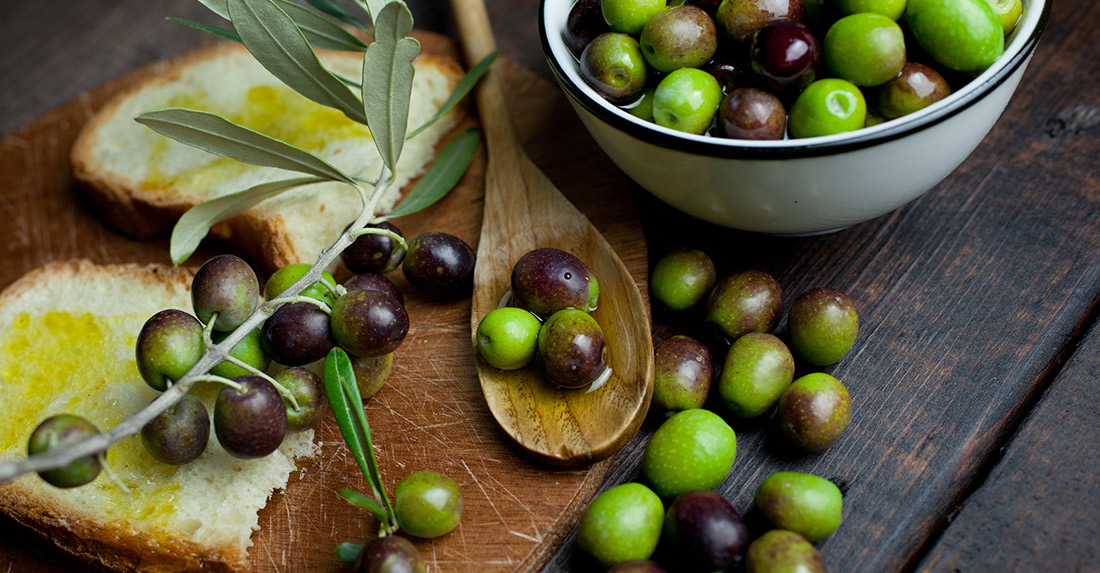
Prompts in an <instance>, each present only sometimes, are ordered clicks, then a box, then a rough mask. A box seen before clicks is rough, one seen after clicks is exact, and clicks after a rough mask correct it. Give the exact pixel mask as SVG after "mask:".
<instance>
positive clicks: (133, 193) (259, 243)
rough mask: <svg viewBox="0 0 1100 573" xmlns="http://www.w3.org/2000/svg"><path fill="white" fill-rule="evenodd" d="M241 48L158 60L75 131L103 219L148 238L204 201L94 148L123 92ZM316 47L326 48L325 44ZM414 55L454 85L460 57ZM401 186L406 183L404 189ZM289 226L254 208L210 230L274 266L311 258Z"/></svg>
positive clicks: (224, 46)
mask: <svg viewBox="0 0 1100 573" xmlns="http://www.w3.org/2000/svg"><path fill="white" fill-rule="evenodd" d="M244 50H245V48H244V47H243V46H240V45H239V44H234V43H219V44H217V45H214V46H211V47H207V48H203V49H198V50H195V51H192V52H189V53H187V54H184V55H182V56H179V57H177V58H173V59H170V60H166V61H164V62H162V63H161V64H159V69H158V70H157V71H156V72H155V73H153V74H151V75H149V76H148V77H146V79H144V80H142V81H140V82H138V83H137V84H135V85H133V86H132V87H130V88H129V89H126V90H124V91H122V92H120V93H119V94H117V95H116V96H114V97H112V98H111V99H110V101H108V103H107V104H106V105H105V106H104V107H103V108H102V109H101V110H99V111H98V112H96V113H95V114H94V115H93V116H92V118H91V119H90V120H89V122H88V123H87V124H86V126H85V127H84V129H82V130H81V133H80V135H79V136H78V137H77V139H76V142H75V143H74V145H73V148H72V152H71V156H70V159H71V162H72V167H73V176H74V178H75V179H76V181H77V182H78V183H80V184H81V189H82V190H83V192H84V194H85V195H86V197H87V200H88V202H89V204H90V205H91V207H92V208H93V209H94V210H95V211H96V213H98V215H99V216H100V217H101V218H102V220H103V221H104V222H106V223H107V224H108V225H110V226H111V227H112V228H114V229H116V230H117V231H119V232H121V233H123V234H125V235H129V236H132V237H134V238H137V239H147V238H151V237H153V236H156V235H159V234H161V233H163V232H164V231H165V230H166V229H168V228H169V227H170V226H171V225H172V224H174V223H175V221H176V220H178V219H179V217H180V216H181V215H183V213H184V212H186V211H187V210H188V209H190V208H191V207H193V206H195V205H197V204H199V203H201V202H202V199H201V198H197V197H195V196H194V195H193V194H191V193H189V192H188V191H187V190H186V189H182V188H179V187H173V186H170V187H167V188H164V189H157V190H155V191H154V190H150V189H147V188H146V187H145V186H144V185H143V183H142V182H141V181H137V180H134V179H130V178H127V177H125V176H122V175H120V174H118V173H112V172H107V171H106V170H104V169H102V168H100V166H98V165H97V162H96V161H95V159H94V150H95V147H96V145H97V143H98V141H99V133H100V131H101V130H102V129H103V126H105V125H107V124H108V123H109V122H111V121H113V120H116V119H117V118H116V117H115V116H116V114H117V113H118V109H119V107H120V106H122V105H123V103H124V102H125V101H126V100H127V98H129V97H131V96H132V95H133V94H136V93H138V92H140V91H142V90H145V89H148V88H150V87H154V86H158V85H163V84H167V83H169V82H171V81H173V80H175V79H177V78H179V76H180V74H181V73H182V72H183V71H184V70H185V69H187V68H188V67H190V66H193V65H195V64H198V63H201V62H203V61H205V60H207V59H211V58H215V57H217V56H219V55H221V54H224V53H227V52H230V51H244ZM318 52H320V53H325V52H324V51H323V50H318ZM333 54H336V55H337V57H340V56H344V57H348V56H349V54H348V53H345V52H334V53H333ZM355 57H357V56H355ZM417 61H418V64H419V65H427V66H431V67H433V68H435V69H436V70H438V71H440V72H441V73H442V74H443V75H444V76H445V77H447V78H448V80H449V83H450V85H451V87H452V89H453V87H454V85H456V84H457V83H458V81H459V79H461V77H462V74H463V70H462V67H461V66H460V65H459V64H458V62H457V61H455V60H454V59H452V58H449V57H445V56H440V55H435V54H421V55H420V56H418V58H417ZM450 113H451V114H454V117H455V125H456V126H457V125H460V124H461V123H462V121H461V120H462V117H463V115H464V114H465V111H464V110H463V109H462V107H461V106H459V107H456V108H455V109H453V110H451V112H450ZM410 127H411V126H410ZM448 138H449V136H445V137H443V138H441V139H440V141H439V142H437V143H436V153H438V151H439V148H440V146H441V145H442V144H443V142H445V141H446V140H447V139H448ZM414 182H415V181H414ZM410 187H411V183H410ZM405 191H407V189H406V190H403V191H402V192H403V193H404V192H405ZM291 232H292V230H291V229H289V228H288V226H287V225H286V223H285V222H284V221H283V220H281V219H280V218H279V217H277V216H265V215H263V214H261V213H259V212H258V210H257V209H252V210H249V211H247V212H245V213H244V214H242V215H239V216H237V217H234V218H232V219H229V220H227V221H224V222H222V223H221V224H219V225H216V226H215V227H214V229H212V233H211V234H212V236H214V237H216V238H219V239H223V240H228V241H229V242H232V243H234V244H236V245H238V246H239V247H241V248H242V249H243V250H244V251H245V252H246V253H248V254H249V255H250V256H252V257H253V258H255V259H256V260H258V261H261V262H262V263H263V264H264V266H265V267H266V268H267V270H268V271H274V270H277V269H278V268H280V267H282V266H284V265H287V264H290V263H299V262H312V261H313V259H312V258H308V259H307V258H306V257H305V256H304V254H303V253H298V252H295V249H294V248H293V245H292V244H291V241H290V240H288V236H289V235H290V234H291ZM310 255H311V256H315V255H316V254H315V253H311V254H310Z"/></svg>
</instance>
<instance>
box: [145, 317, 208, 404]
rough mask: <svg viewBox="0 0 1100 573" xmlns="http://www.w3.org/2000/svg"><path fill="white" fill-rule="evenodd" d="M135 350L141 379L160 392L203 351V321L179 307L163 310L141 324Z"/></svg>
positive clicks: (197, 359)
mask: <svg viewBox="0 0 1100 573" xmlns="http://www.w3.org/2000/svg"><path fill="white" fill-rule="evenodd" d="M135 353H136V356H137V367H138V372H139V373H140V374H141V378H142V379H143V380H145V383H146V384H148V385H149V386H151V387H152V388H153V389H155V390H160V391H162V392H163V391H164V390H167V389H168V385H169V384H171V383H173V382H177V381H179V380H180V379H181V378H183V376H184V375H185V374H187V372H188V371H190V370H191V368H192V367H194V366H195V364H197V363H198V361H199V360H200V359H201V358H202V357H203V354H205V353H206V345H205V344H204V343H203V338H202V324H200V323H199V321H198V320H196V319H195V317H193V316H191V315H190V314H187V313H186V312H183V311H182V310H177V309H166V310H162V311H160V312H158V313H156V314H154V315H153V316H151V317H150V318H149V320H147V321H145V324H144V325H142V327H141V332H139V333H138V338H137V344H136V345H135Z"/></svg>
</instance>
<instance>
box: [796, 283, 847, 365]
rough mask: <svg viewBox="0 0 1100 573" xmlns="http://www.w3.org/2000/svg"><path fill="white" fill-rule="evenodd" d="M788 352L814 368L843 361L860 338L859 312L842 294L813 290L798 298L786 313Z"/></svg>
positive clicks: (828, 289) (830, 290)
mask: <svg viewBox="0 0 1100 573" xmlns="http://www.w3.org/2000/svg"><path fill="white" fill-rule="evenodd" d="M787 330H788V333H789V335H790V339H791V350H793V351H794V352H795V353H796V354H798V355H799V356H800V357H801V358H802V359H803V360H805V361H806V362H809V363H810V364H813V365H814V366H828V365H829V364H834V363H836V362H838V361H839V360H840V359H841V358H844V356H845V355H846V354H848V351H849V350H851V349H852V346H854V345H855V342H856V338H857V337H858V336H859V312H858V311H857V310H856V305H855V303H853V302H852V299H851V298H849V297H848V295H847V294H844V292H843V291H839V290H837V289H832V288H814V289H810V290H808V291H806V292H804V293H802V294H801V295H799V296H798V298H796V299H795V300H794V302H793V303H792V304H791V310H790V312H788V314H787Z"/></svg>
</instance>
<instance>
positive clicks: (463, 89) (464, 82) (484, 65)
mask: <svg viewBox="0 0 1100 573" xmlns="http://www.w3.org/2000/svg"><path fill="white" fill-rule="evenodd" d="M496 59H497V52H496V51H495V50H494V51H493V52H491V53H490V54H489V55H487V56H485V57H484V58H482V59H481V61H480V62H478V63H477V65H476V66H474V67H472V68H470V71H468V72H466V73H465V74H464V75H463V76H462V79H460V80H458V83H457V84H455V89H454V91H452V92H451V95H450V97H448V98H447V101H445V102H443V106H442V107H440V108H439V111H437V112H435V115H433V116H432V117H431V118H430V119H428V121H425V122H424V123H423V125H421V126H420V127H418V128H416V129H414V130H412V132H411V133H409V135H408V136H407V137H406V139H412V138H413V137H414V136H416V134H418V133H420V132H421V131H424V130H425V129H427V128H428V126H430V125H431V124H433V123H435V122H436V121H437V120H439V118H441V117H443V116H444V115H446V114H447V112H449V111H451V108H453V107H454V106H456V105H458V102H460V101H462V98H464V97H466V94H468V93H470V90H472V89H473V88H474V86H475V85H477V82H478V80H480V79H481V76H484V75H485V72H488V71H489V67H490V66H492V65H493V62H494V61H495V60H496Z"/></svg>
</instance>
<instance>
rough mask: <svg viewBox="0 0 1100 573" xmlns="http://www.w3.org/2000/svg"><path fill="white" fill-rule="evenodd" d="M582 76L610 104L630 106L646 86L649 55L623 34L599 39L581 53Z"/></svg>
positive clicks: (609, 34)
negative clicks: (646, 59) (628, 104)
mask: <svg viewBox="0 0 1100 573" xmlns="http://www.w3.org/2000/svg"><path fill="white" fill-rule="evenodd" d="M580 72H581V77H583V78H584V80H585V81H586V82H587V83H588V85H590V86H592V89H594V90H596V91H597V92H599V93H600V95H601V96H603V97H604V99H606V100H607V101H609V102H611V103H614V104H618V105H623V104H627V103H630V102H631V101H633V100H634V99H635V98H637V97H638V96H639V95H641V93H642V91H643V90H645V87H646V78H647V77H648V72H647V70H646V63H645V56H643V55H642V48H641V46H640V45H639V44H638V41H637V40H635V39H634V38H633V37H631V36H628V35H626V34H621V33H619V32H605V33H603V34H600V35H599V36H596V38H595V39H593V40H592V41H591V42H589V43H588V46H586V47H585V48H584V52H582V53H581V61H580Z"/></svg>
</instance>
